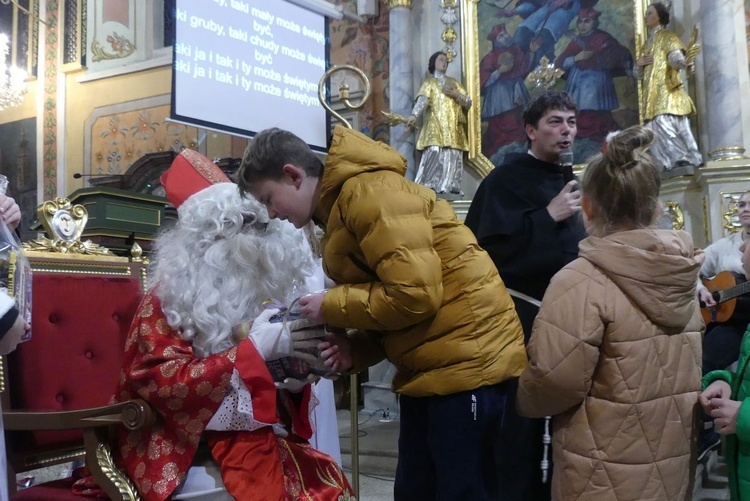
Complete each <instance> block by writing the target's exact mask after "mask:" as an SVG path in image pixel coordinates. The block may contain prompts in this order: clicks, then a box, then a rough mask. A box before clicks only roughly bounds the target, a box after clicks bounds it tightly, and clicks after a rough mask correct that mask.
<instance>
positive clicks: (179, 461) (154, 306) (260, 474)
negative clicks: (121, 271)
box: [114, 293, 351, 501]
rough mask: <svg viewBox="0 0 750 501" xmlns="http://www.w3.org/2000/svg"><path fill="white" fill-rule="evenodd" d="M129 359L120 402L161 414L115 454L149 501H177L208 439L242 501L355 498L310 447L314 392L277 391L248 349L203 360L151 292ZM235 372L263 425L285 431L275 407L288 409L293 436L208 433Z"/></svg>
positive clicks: (128, 436) (244, 345)
mask: <svg viewBox="0 0 750 501" xmlns="http://www.w3.org/2000/svg"><path fill="white" fill-rule="evenodd" d="M125 351H126V355H125V362H124V366H123V370H122V373H121V375H120V379H119V382H118V389H117V393H116V394H115V396H114V401H124V400H127V399H131V398H142V399H144V400H146V401H147V402H148V403H149V404H150V405H151V406H152V407H153V408H154V409H155V410H156V411H157V414H158V416H157V422H156V424H155V425H154V426H153V427H152V428H150V429H149V430H148V431H145V432H137V431H136V432H128V431H127V430H123V431H122V432H121V434H120V437H119V443H118V448H117V456H118V461H119V462H120V464H121V465H122V466H123V468H124V469H125V471H126V472H127V473H128V475H129V476H130V478H131V479H133V481H134V482H135V483H136V485H137V487H138V490H139V492H140V494H141V496H142V497H143V499H144V501H162V500H164V499H167V498H168V497H169V496H170V495H171V494H172V492H173V491H174V490H175V489H176V488H177V487H178V486H179V485H180V483H181V482H182V480H183V479H184V478H185V474H186V473H187V471H188V468H189V467H190V465H191V463H192V461H193V458H194V456H195V453H196V450H197V447H198V443H199V441H200V439H201V438H202V437H205V438H206V440H207V442H208V444H209V446H210V448H211V451H212V456H213V457H214V459H215V460H216V462H217V464H218V465H219V467H220V468H221V471H222V479H223V480H224V483H225V485H226V487H227V490H228V492H229V493H230V494H232V495H233V496H234V497H235V498H236V499H264V500H265V499H268V500H274V501H276V500H284V501H287V500H289V501H296V500H302V499H305V500H321V501H323V500H338V499H339V496H342V498H343V499H349V495H350V493H351V490H350V488H349V485H348V483H347V481H346V478H345V477H344V474H343V473H342V472H341V469H340V468H339V467H338V465H337V464H336V463H335V462H334V461H333V460H332V459H331V458H330V457H328V456H326V455H325V454H323V453H321V452H319V451H317V450H315V449H313V448H312V447H311V446H310V445H309V444H308V443H307V439H308V438H309V437H310V435H311V433H312V427H311V424H310V421H309V415H310V414H309V404H310V395H311V388H310V386H309V385H308V386H307V387H306V388H305V389H304V391H303V392H302V393H300V394H296V395H292V394H290V393H288V392H286V391H280V392H277V390H276V388H275V386H274V382H273V379H272V378H271V375H270V373H269V372H268V369H267V368H266V365H265V362H264V360H263V358H262V357H261V356H260V355H259V354H258V352H257V351H256V349H255V346H254V345H253V343H252V342H251V341H249V340H244V341H242V342H240V343H239V344H238V345H237V346H236V347H233V348H230V349H227V350H225V351H222V352H219V353H215V354H212V355H209V356H207V357H205V358H199V357H198V356H197V355H196V354H195V353H194V351H193V347H192V344H191V343H190V342H189V341H186V340H184V339H182V338H181V337H180V334H179V332H176V331H175V330H173V329H172V328H170V327H169V325H167V321H166V319H165V317H164V313H163V312H162V309H161V304H160V302H159V300H158V298H157V297H156V296H155V295H153V293H148V294H146V296H145V297H144V299H143V301H142V302H141V305H140V306H139V309H138V312H137V313H136V316H135V318H134V320H133V324H132V326H131V330H130V333H129V335H128V339H127V342H126V345H125ZM234 369H237V371H238V372H239V374H240V376H241V378H242V380H243V382H244V384H245V386H246V387H247V389H248V391H249V392H250V395H251V398H252V407H253V417H254V419H255V420H256V421H260V422H262V423H278V422H279V414H278V412H277V408H278V409H284V410H285V411H286V412H285V413H286V414H288V415H289V417H290V419H289V421H291V424H292V426H291V428H292V433H290V434H289V436H288V437H287V438H283V437H280V436H277V435H275V434H274V433H273V429H272V427H271V426H266V427H263V428H260V429H257V430H253V431H207V432H206V433H204V431H205V428H206V425H207V424H208V423H209V421H210V420H211V418H212V416H213V415H214V414H215V413H216V411H217V410H218V408H219V407H220V405H221V402H222V400H223V399H224V396H225V395H226V393H227V390H228V387H229V381H230V377H231V375H232V372H233V370H234ZM277 406H278V407H277Z"/></svg>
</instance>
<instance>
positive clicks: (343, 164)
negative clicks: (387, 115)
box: [315, 125, 407, 222]
mask: <svg viewBox="0 0 750 501" xmlns="http://www.w3.org/2000/svg"><path fill="white" fill-rule="evenodd" d="M406 168H407V163H406V159H405V158H404V157H403V156H402V155H401V154H400V153H399V152H398V151H396V150H394V149H393V148H391V147H389V146H388V145H386V144H384V143H381V142H377V141H373V140H372V139H370V138H369V137H367V136H365V135H364V134H362V133H361V132H357V131H355V130H353V129H347V128H346V127H343V126H341V125H338V126H336V128H335V129H334V131H333V139H332V140H331V147H330V148H329V150H328V160H327V161H326V166H325V175H324V176H322V178H321V180H320V199H319V201H318V205H317V206H316V209H315V218H316V219H317V220H318V221H322V222H325V221H326V220H327V219H328V215H329V214H330V213H331V207H333V204H334V203H335V202H336V199H337V198H338V195H339V192H340V191H341V186H342V185H343V184H344V183H345V182H346V181H347V180H348V179H350V178H351V177H353V176H356V175H358V174H362V173H364V172H373V171H392V172H395V173H396V174H398V175H400V176H403V175H404V174H405V173H406Z"/></svg>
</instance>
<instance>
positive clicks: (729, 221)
mask: <svg viewBox="0 0 750 501" xmlns="http://www.w3.org/2000/svg"><path fill="white" fill-rule="evenodd" d="M746 191H747V190H742V191H730V192H725V191H722V192H721V193H719V197H720V202H721V227H722V229H723V230H724V235H725V236H726V235H731V234H733V233H737V232H738V231H742V224H741V223H740V221H739V218H738V217H737V202H738V201H739V199H740V197H741V196H742V195H743V194H744V193H746Z"/></svg>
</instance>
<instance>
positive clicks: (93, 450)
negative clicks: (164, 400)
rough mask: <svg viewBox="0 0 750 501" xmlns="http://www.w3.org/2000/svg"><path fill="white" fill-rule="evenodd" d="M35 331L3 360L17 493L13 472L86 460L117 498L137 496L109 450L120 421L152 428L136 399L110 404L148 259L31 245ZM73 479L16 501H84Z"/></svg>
mask: <svg viewBox="0 0 750 501" xmlns="http://www.w3.org/2000/svg"><path fill="white" fill-rule="evenodd" d="M27 255H28V256H29V260H30V262H31V266H32V270H33V272H34V275H33V281H32V284H33V285H32V294H33V307H32V323H31V325H32V338H31V340H30V341H28V342H26V343H23V344H21V345H19V347H18V348H17V349H16V351H14V352H13V353H11V354H10V355H9V356H8V357H6V358H7V360H6V359H4V360H3V367H2V371H3V385H2V386H3V387H2V388H0V391H2V394H1V398H2V405H3V410H4V411H3V420H4V423H5V433H6V449H7V453H8V470H9V476H10V482H9V483H10V489H11V492H12V491H13V490H14V486H15V474H16V473H20V472H24V471H28V470H31V469H36V468H40V467H44V466H51V465H54V464H59V463H64V462H69V461H72V460H75V459H77V458H82V457H85V460H86V464H87V466H88V467H89V469H90V470H91V471H92V473H93V474H94V478H95V480H96V481H97V483H98V485H99V486H101V487H102V488H103V489H104V490H105V492H106V493H107V495H109V497H110V498H112V499H130V500H135V499H139V498H138V494H137V492H136V491H135V488H134V487H133V486H132V484H130V482H129V480H128V479H127V478H126V477H125V476H124V475H123V474H122V473H121V472H119V471H118V470H117V468H116V467H115V466H114V464H113V462H112V457H111V454H110V450H109V433H110V432H111V431H112V427H113V426H119V425H124V426H127V427H129V428H131V429H133V428H138V427H141V426H148V425H149V424H150V423H151V422H153V416H152V414H151V410H150V408H149V407H148V405H147V404H146V403H145V402H143V401H139V400H134V401H130V402H126V403H121V404H117V405H113V406H108V405H107V404H108V401H109V399H110V397H111V395H112V394H113V392H114V389H115V386H116V381H117V377H118V375H119V371H120V366H121V363H122V358H123V355H124V353H123V348H124V345H125V338H126V336H127V332H128V329H129V327H130V323H131V320H132V318H133V315H134V314H135V310H136V308H137V306H138V303H139V301H140V297H141V295H142V292H143V286H144V284H143V281H144V279H145V274H146V273H145V263H143V262H142V261H141V260H139V259H133V260H131V259H128V258H124V257H115V256H91V255H80V254H78V255H73V254H68V253H53V252H33V251H32V252H27ZM72 483H73V481H72V479H67V480H62V481H56V482H51V483H49V484H42V485H39V486H33V487H31V488H28V489H24V490H21V491H19V492H17V493H12V494H11V499H13V500H21V499H33V500H35V501H43V500H47V499H50V500H52V499H54V500H60V499H77V500H78V501H81V500H82V499H84V498H81V497H77V496H73V495H72V494H71V493H70V487H71V485H72Z"/></svg>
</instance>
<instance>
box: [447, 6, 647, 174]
mask: <svg viewBox="0 0 750 501" xmlns="http://www.w3.org/2000/svg"><path fill="white" fill-rule="evenodd" d="M480 1H481V0H460V8H461V51H462V60H461V64H462V68H461V70H462V73H463V78H464V85H465V86H466V89H467V91H468V92H469V95H470V96H471V99H472V102H473V103H474V105H473V106H472V107H471V108H470V109H469V110H468V114H467V119H468V138H469V152H468V165H469V167H471V168H472V169H474V170H475V171H476V172H477V173H478V174H479V175H480V176H481V177H485V176H486V175H487V174H489V172H490V171H491V170H492V169H493V168H494V167H495V166H494V165H493V164H492V162H491V161H490V159H489V158H487V157H486V156H485V155H484V154H482V147H481V146H482V119H481V108H482V107H481V104H480V103H481V96H480V82H479V80H480V78H479V63H480V59H481V57H480V53H479V22H478V13H477V10H478V9H477V5H478V4H479V2H480ZM622 1H631V2H632V3H633V25H634V31H635V33H634V42H635V44H634V45H635V48H634V51H633V54H634V60H635V59H638V57H640V51H641V46H642V45H643V41H644V40H645V34H646V28H645V25H644V20H643V17H644V13H645V12H646V9H647V8H648V6H649V4H650V3H651V0H622ZM637 92H638V97H637V100H638V116H639V117H642V116H643V113H641V108H642V106H643V104H642V99H641V96H642V95H643V93H642V88H641V82H640V81H638V90H637Z"/></svg>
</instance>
